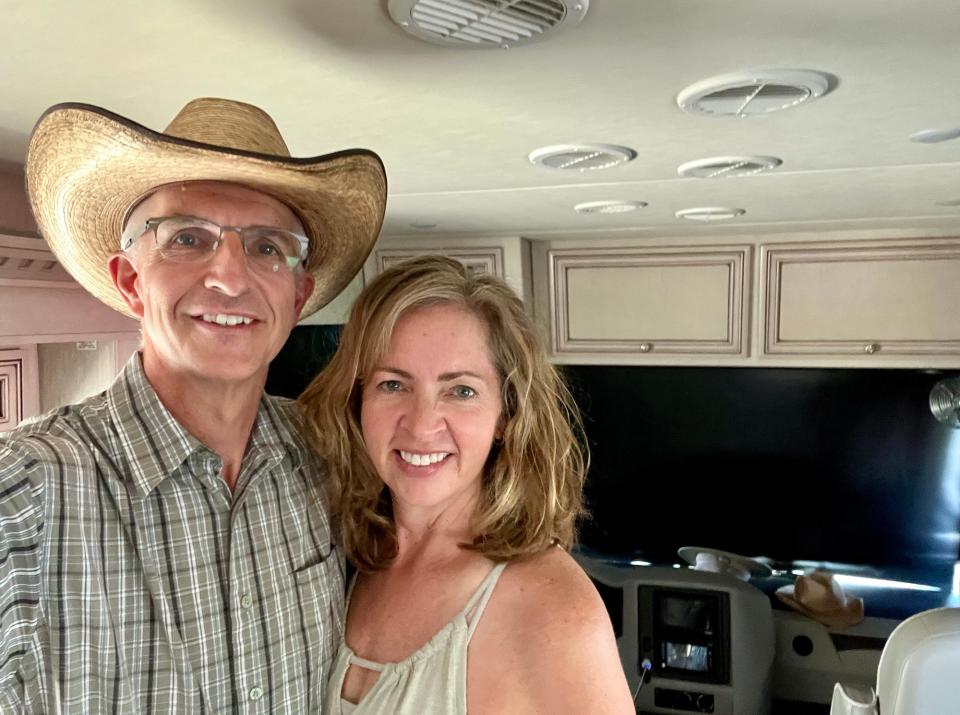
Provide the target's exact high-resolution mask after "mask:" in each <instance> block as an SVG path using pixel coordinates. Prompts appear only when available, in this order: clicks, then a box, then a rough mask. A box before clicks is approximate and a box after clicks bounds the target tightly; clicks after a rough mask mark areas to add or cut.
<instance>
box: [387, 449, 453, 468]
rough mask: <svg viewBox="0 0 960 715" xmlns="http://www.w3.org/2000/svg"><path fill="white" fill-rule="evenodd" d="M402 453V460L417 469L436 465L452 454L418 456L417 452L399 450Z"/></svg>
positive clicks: (434, 453) (433, 453) (432, 453)
mask: <svg viewBox="0 0 960 715" xmlns="http://www.w3.org/2000/svg"><path fill="white" fill-rule="evenodd" d="M398 451H399V452H400V458H401V459H403V461H404V462H406V463H407V464H412V465H413V466H415V467H424V466H426V465H428V464H436V463H437V462H439V461H441V460H443V459H446V457H447V456H448V455H449V454H450V453H449V452H431V453H429V454H417V453H416V452H406V451H404V450H402V449H401V450H398Z"/></svg>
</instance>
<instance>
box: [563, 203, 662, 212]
mask: <svg viewBox="0 0 960 715" xmlns="http://www.w3.org/2000/svg"><path fill="white" fill-rule="evenodd" d="M646 205H647V202H646V201H585V202H583V203H581V204H577V205H576V206H574V207H573V210H574V211H576V212H577V213H578V214H622V213H627V212H628V211H636V210H637V209H642V208H643V207H644V206H646Z"/></svg>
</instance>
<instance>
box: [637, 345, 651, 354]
mask: <svg viewBox="0 0 960 715" xmlns="http://www.w3.org/2000/svg"><path fill="white" fill-rule="evenodd" d="M651 350H653V343H640V352H642V353H648V352H650V351H651Z"/></svg>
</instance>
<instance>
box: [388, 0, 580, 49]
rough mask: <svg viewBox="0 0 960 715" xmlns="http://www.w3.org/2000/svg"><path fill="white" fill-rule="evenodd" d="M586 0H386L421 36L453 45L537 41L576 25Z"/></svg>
mask: <svg viewBox="0 0 960 715" xmlns="http://www.w3.org/2000/svg"><path fill="white" fill-rule="evenodd" d="M589 4H590V0H389V2H388V3H387V9H388V10H389V12H390V17H392V18H393V21H394V22H396V23H397V24H398V25H400V26H401V27H403V29H404V30H406V31H407V32H409V33H410V34H412V35H415V36H416V37H419V38H420V39H421V40H426V41H427V42H432V43H435V44H440V45H448V46H451V45H452V46H455V47H481V48H482V47H500V48H502V49H508V48H510V47H516V46H517V45H525V44H527V43H530V42H537V41H538V40H542V39H543V38H545V37H547V36H548V35H552V34H554V33H556V32H557V31H558V30H560V29H562V28H564V27H571V26H574V25H576V24H578V23H579V22H580V21H581V20H582V19H583V16H584V15H586V14H587V7H588V6H589Z"/></svg>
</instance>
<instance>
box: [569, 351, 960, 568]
mask: <svg viewBox="0 0 960 715" xmlns="http://www.w3.org/2000/svg"><path fill="white" fill-rule="evenodd" d="M564 372H565V374H566V376H567V379H568V382H569V383H570V384H571V387H572V389H573V391H574V395H575V397H576V398H577V401H578V403H579V405H580V407H581V410H582V411H583V413H584V420H585V428H586V432H587V436H588V440H589V444H590V446H591V457H592V463H591V467H590V472H589V475H588V479H587V485H586V496H587V502H588V507H589V509H590V511H591V513H592V516H591V518H590V519H589V520H588V521H587V522H586V523H585V524H584V525H583V528H582V531H581V543H582V544H583V545H585V546H586V547H588V548H590V549H594V550H597V551H601V552H605V553H609V554H621V555H625V556H631V557H636V556H637V555H643V556H644V557H649V558H652V559H659V560H676V558H675V557H676V552H677V549H678V548H679V547H681V546H686V545H696V546H708V547H713V548H719V549H724V550H727V551H733V552H736V553H741V554H745V555H749V556H767V557H770V558H771V559H774V560H777V561H783V562H791V561H795V560H810V561H818V562H839V563H847V564H863V565H869V566H873V567H888V568H891V569H896V570H897V571H898V572H900V573H909V572H916V573H918V574H924V575H925V577H926V579H927V582H928V583H929V582H930V580H931V579H933V580H935V581H937V582H943V581H946V582H948V583H949V580H950V574H951V572H952V569H953V565H954V563H955V562H956V561H957V558H958V554H957V526H958V512H960V430H956V429H951V428H949V427H946V426H944V425H941V424H940V423H938V422H936V421H935V420H934V418H933V416H932V415H931V413H930V410H929V407H928V396H929V392H930V389H931V387H932V386H933V385H934V384H935V383H936V382H937V380H938V379H941V378H942V377H943V375H940V374H937V373H935V372H931V371H919V370H840V369H836V370H829V369H786V368H783V369H780V368H777V369H774V368H680V367H662V368H661V367H608V366H568V367H566V368H564Z"/></svg>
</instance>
